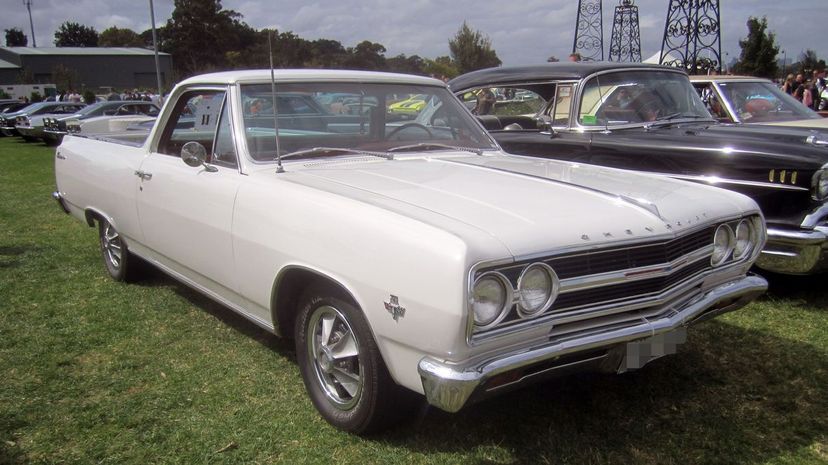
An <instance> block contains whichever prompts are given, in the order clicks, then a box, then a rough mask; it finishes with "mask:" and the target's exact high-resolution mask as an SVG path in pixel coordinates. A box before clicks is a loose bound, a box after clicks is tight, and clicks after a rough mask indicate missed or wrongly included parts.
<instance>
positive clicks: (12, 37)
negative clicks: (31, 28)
mask: <svg viewBox="0 0 828 465" xmlns="http://www.w3.org/2000/svg"><path fill="white" fill-rule="evenodd" d="M5 32H6V47H25V46H27V45H29V38H28V37H26V34H23V31H22V30H20V29H18V28H16V27H13V28H11V29H6V30H5Z"/></svg>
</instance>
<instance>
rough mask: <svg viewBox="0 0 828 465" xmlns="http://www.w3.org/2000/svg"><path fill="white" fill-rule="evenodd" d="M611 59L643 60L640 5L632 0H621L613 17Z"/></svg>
mask: <svg viewBox="0 0 828 465" xmlns="http://www.w3.org/2000/svg"><path fill="white" fill-rule="evenodd" d="M609 61H633V62H640V61H641V31H640V29H639V27H638V7H637V6H635V5H633V1H632V0H621V2H620V3H619V5H618V6H617V7H615V16H614V17H613V19H612V37H611V38H610V48H609Z"/></svg>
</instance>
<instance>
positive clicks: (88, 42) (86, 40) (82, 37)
mask: <svg viewBox="0 0 828 465" xmlns="http://www.w3.org/2000/svg"><path fill="white" fill-rule="evenodd" d="M97 46H98V31H96V30H95V28H93V27H87V26H84V25H82V24H78V23H73V22H70V21H66V22H65V23H63V24H61V25H60V27H59V28H58V30H57V31H55V47H97Z"/></svg>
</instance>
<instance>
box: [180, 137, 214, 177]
mask: <svg viewBox="0 0 828 465" xmlns="http://www.w3.org/2000/svg"><path fill="white" fill-rule="evenodd" d="M181 159H182V160H184V163H186V164H187V166H192V167H193V168H198V167H200V166H203V167H204V169H205V170H206V171H207V172H210V173H214V172H216V171H218V168H216V167H215V166H213V165H209V164H207V163H206V161H207V149H205V148H204V146H203V145H201V144H200V143H198V142H196V141H190V142H187V143H186V144H184V146H182V147H181Z"/></svg>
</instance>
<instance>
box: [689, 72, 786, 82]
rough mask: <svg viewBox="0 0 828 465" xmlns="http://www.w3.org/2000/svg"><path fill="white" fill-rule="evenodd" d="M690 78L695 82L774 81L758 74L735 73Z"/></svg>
mask: <svg viewBox="0 0 828 465" xmlns="http://www.w3.org/2000/svg"><path fill="white" fill-rule="evenodd" d="M690 80H691V81H694V82H715V81H731V82H739V81H745V82H748V81H750V82H772V81H771V80H770V79H765V78H760V77H756V76H734V75H730V74H727V75H710V76H707V75H696V76H690Z"/></svg>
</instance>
